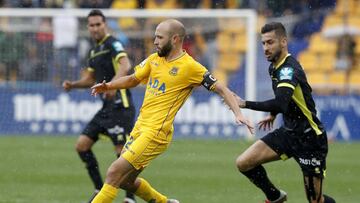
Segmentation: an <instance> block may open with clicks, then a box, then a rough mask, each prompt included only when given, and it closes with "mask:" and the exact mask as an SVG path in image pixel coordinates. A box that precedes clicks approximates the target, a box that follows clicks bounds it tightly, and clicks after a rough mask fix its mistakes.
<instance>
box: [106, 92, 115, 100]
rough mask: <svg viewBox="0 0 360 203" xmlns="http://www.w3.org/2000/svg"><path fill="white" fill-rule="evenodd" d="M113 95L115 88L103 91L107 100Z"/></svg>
mask: <svg viewBox="0 0 360 203" xmlns="http://www.w3.org/2000/svg"><path fill="white" fill-rule="evenodd" d="M115 95H116V90H109V91H106V92H105V93H104V98H105V99H107V100H111V99H113V98H114V97H115Z"/></svg>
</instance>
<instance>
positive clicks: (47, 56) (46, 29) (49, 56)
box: [29, 18, 54, 80]
mask: <svg viewBox="0 0 360 203" xmlns="http://www.w3.org/2000/svg"><path fill="white" fill-rule="evenodd" d="M33 38H35V42H30V43H36V46H37V51H38V57H39V60H40V63H41V66H43V67H45V68H47V69H49V71H47V72H51V70H52V69H53V68H52V67H51V64H52V62H53V52H54V49H53V40H54V36H53V34H52V28H51V21H50V19H49V18H41V21H40V26H39V30H38V32H36V33H35V36H29V39H33ZM50 67H51V68H50ZM44 77H45V78H46V76H44ZM49 79H50V80H52V78H49Z"/></svg>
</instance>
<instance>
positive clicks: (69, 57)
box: [53, 15, 80, 82]
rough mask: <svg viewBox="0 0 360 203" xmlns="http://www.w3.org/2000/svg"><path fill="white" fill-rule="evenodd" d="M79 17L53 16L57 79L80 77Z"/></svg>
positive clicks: (60, 80) (59, 80)
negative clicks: (78, 51)
mask: <svg viewBox="0 0 360 203" xmlns="http://www.w3.org/2000/svg"><path fill="white" fill-rule="evenodd" d="M78 24H79V23H78V19H77V18H76V17H73V16H67V15H64V16H56V17H54V18H53V31H54V49H55V50H54V68H55V76H57V78H55V79H56V81H57V82H62V81H64V80H65V79H69V80H75V79H76V78H78V77H79V74H80V73H79V72H78V68H77V62H78V60H77V48H76V47H77V39H78V26H79V25H78Z"/></svg>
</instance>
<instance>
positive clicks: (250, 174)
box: [241, 165, 280, 201]
mask: <svg viewBox="0 0 360 203" xmlns="http://www.w3.org/2000/svg"><path fill="white" fill-rule="evenodd" d="M241 173H242V174H244V175H245V176H246V177H247V178H249V179H250V181H251V182H252V183H254V184H255V185H256V186H257V187H258V188H260V189H261V190H262V191H263V192H264V193H265V195H266V198H267V199H268V200H270V201H274V200H276V199H278V198H279V197H280V191H279V190H278V189H277V188H276V187H275V186H274V185H273V184H272V183H271V181H270V180H269V178H268V177H267V174H266V171H265V168H264V167H263V166H262V165H260V166H257V167H255V168H253V169H251V170H249V171H246V172H241Z"/></svg>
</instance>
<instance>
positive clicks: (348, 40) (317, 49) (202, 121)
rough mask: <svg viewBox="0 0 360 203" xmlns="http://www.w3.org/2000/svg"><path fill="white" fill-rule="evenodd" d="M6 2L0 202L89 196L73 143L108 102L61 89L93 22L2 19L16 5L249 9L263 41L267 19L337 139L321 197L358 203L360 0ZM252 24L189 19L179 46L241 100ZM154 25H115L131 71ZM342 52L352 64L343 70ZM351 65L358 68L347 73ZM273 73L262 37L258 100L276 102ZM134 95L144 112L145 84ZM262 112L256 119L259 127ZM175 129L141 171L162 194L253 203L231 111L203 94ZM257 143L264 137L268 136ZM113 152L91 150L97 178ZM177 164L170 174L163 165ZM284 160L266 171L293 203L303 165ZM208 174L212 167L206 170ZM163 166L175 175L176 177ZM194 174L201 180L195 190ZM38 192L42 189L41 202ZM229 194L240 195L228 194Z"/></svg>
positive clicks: (80, 58)
mask: <svg viewBox="0 0 360 203" xmlns="http://www.w3.org/2000/svg"><path fill="white" fill-rule="evenodd" d="M0 5H1V7H2V8H0V135H1V136H0V155H1V159H0V160H1V161H2V164H1V167H0V172H1V173H2V175H1V176H0V202H6V203H7V202H25V201H26V202H81V201H82V200H84V198H85V199H86V197H87V196H86V194H89V191H91V187H90V183H89V181H88V180H87V179H86V176H85V173H84V171H83V169H82V166H81V165H80V162H79V160H77V159H76V158H77V157H76V155H75V153H74V152H73V143H74V141H75V138H76V137H75V135H78V134H79V133H80V132H81V129H82V127H83V125H84V124H86V122H87V121H88V120H89V119H90V118H91V116H92V115H93V113H94V112H95V111H96V109H97V108H99V107H100V105H101V103H100V101H99V100H98V99H96V98H93V97H91V96H90V94H89V91H88V90H79V91H73V92H70V93H64V92H63V91H62V88H61V82H62V81H63V80H64V79H76V78H78V77H79V76H80V75H81V67H83V66H84V65H85V63H86V61H85V60H86V59H85V56H86V52H87V49H88V48H89V46H90V41H89V36H88V34H87V30H86V19H84V18H69V19H61V18H55V17H54V18H53V17H40V16H41V15H40V13H39V17H31V18H28V17H26V18H25V17H21V16H19V17H13V16H12V17H9V16H6V15H2V13H3V14H4V13H5V11H6V12H11V11H14V12H16V9H19V8H20V9H34V8H44V9H54V8H55V9H61V10H62V11H64V12H66V11H68V10H69V9H89V8H101V9H119V12H121V10H120V9H139V10H147V9H184V10H186V9H217V10H219V9H252V10H254V11H256V13H257V23H256V25H253V26H255V27H256V32H257V34H256V37H257V39H259V38H258V37H259V35H258V32H259V29H260V27H261V25H263V24H264V23H265V22H267V21H281V22H283V23H284V24H285V26H286V28H287V30H288V35H289V39H290V40H289V49H290V50H289V51H290V53H291V54H292V55H295V56H296V57H297V58H298V59H299V60H300V62H301V63H302V65H303V66H304V69H305V71H306V73H307V76H308V79H309V81H310V84H311V85H312V86H313V88H314V95H315V99H316V102H317V107H318V110H319V115H320V117H321V120H322V121H323V122H324V124H325V126H326V128H327V130H328V134H329V138H330V140H331V141H334V142H331V146H330V147H331V148H330V154H329V168H330V170H331V171H329V173H328V174H329V177H330V178H329V182H327V183H326V186H325V187H326V188H325V189H326V190H328V191H331V192H332V193H335V195H334V196H335V197H340V200H341V201H339V202H359V201H360V197H359V195H355V194H360V192H359V191H358V190H359V189H358V185H359V184H360V180H359V178H358V177H359V175H360V174H359V171H360V166H359V161H358V160H357V159H356V155H357V154H358V153H359V147H358V142H357V141H358V140H359V139H360V135H359V132H360V119H359V118H360V110H359V109H360V108H358V106H359V104H360V96H359V95H360V80H359V79H358V78H359V76H360V60H359V58H360V57H359V56H360V1H358V0H338V1H335V0H322V1H320V0H303V1H295V0H290V1H286V0H280V1H273V0H267V1H248V0H242V1H241V0H238V1H236V0H233V1H231V0H229V1H226V0H224V1H222V0H193V1H191V0H183V1H180V0H179V1H177V0H147V1H145V0H143V1H136V0H113V1H110V0H109V1H105V0H103V1H101V0H77V1H76V0H69V1H66V0H12V1H10V0H8V1H6V0H2V1H0ZM8 9H14V10H8ZM245 20H246V19H244V18H242V19H237V18H232V19H230V20H224V19H221V18H219V19H217V18H210V17H209V18H208V19H207V18H200V19H194V20H192V19H190V20H189V19H184V23H185V25H187V27H188V31H189V36H188V37H187V39H186V43H185V46H184V48H185V49H186V50H187V52H188V53H189V54H191V55H192V56H193V57H194V58H196V59H197V60H199V61H200V62H201V63H203V64H204V65H206V66H207V67H209V69H211V71H212V72H213V73H214V74H215V75H216V77H217V78H219V79H220V80H222V81H224V82H226V83H227V84H228V85H229V86H230V87H231V89H233V90H234V91H236V92H237V93H239V94H240V95H241V96H243V97H245V96H246V94H247V93H246V88H245V84H246V79H247V78H246V77H245V75H246V70H247V69H246V67H245V66H246V53H247V51H248V49H247V46H246V45H247V44H248V43H249V42H248V41H247V40H248V39H247V38H248V36H247V35H246V31H247V27H246V23H245ZM158 21H159V19H155V18H149V19H147V18H121V19H114V18H109V19H108V25H109V28H110V29H111V32H112V33H114V35H115V36H116V37H118V38H119V39H120V40H121V41H122V42H123V43H124V45H125V47H126V49H127V52H128V53H129V56H130V58H131V60H132V64H137V63H139V62H141V60H142V59H144V57H145V56H146V55H148V54H149V53H151V52H152V51H153V48H152V35H153V33H152V32H153V29H154V25H156V23H157V22H158ZM344 27H346V28H344ZM345 36H346V37H345ZM344 55H346V59H348V60H345V65H344V60H342V59H344V58H342V57H343V56H344ZM346 61H347V63H349V62H350V63H351V65H349V66H347V64H346ZM345 66H346V67H345ZM267 67H268V62H267V61H266V60H265V59H264V56H263V53H262V50H261V44H260V42H259V41H257V44H256V77H255V78H254V79H253V80H254V81H253V82H255V83H256V94H255V95H256V98H257V99H260V100H261V99H267V98H270V97H272V91H271V89H270V88H271V85H270V80H269V79H268V73H267ZM133 92H134V98H135V101H136V105H137V106H138V107H139V106H140V105H141V101H142V96H143V87H139V88H136V89H134V91H133ZM246 113H247V114H248V115H249V116H253V115H255V114H252V113H249V112H246ZM261 116H262V115H261V114H256V116H255V117H253V119H254V122H256V120H258V119H259V118H261ZM175 129H176V132H175V138H176V139H175V141H174V144H173V145H174V146H173V147H171V149H170V150H169V152H168V153H166V154H165V155H164V156H162V157H160V158H159V160H157V161H156V162H155V163H154V164H153V166H152V167H150V168H149V172H147V173H145V174H144V175H145V176H148V177H149V179H151V180H152V181H154V182H155V184H157V185H159V186H160V188H161V186H162V188H166V189H165V191H166V192H168V193H170V194H174V195H178V196H180V197H181V198H180V199H182V200H183V201H184V202H189V203H191V202H194V201H193V200H196V202H208V203H209V202H219V201H222V202H238V201H239V199H242V200H244V202H258V201H259V199H261V198H263V197H262V195H261V193H259V192H258V191H256V190H255V189H253V188H247V187H250V186H249V185H248V183H247V182H246V180H244V179H241V178H237V179H235V178H234V177H237V176H238V174H237V173H236V171H235V170H234V168H233V167H232V166H233V160H234V159H235V157H236V155H237V154H239V153H240V152H241V151H242V150H243V149H245V147H246V146H247V145H248V144H250V142H251V141H252V140H253V139H254V137H252V136H251V135H249V134H248V132H247V131H246V129H245V128H243V127H238V126H235V125H234V124H233V119H232V115H231V113H230V112H229V111H228V110H227V109H226V108H225V107H223V106H222V104H221V101H220V100H219V98H218V97H217V96H211V95H210V94H209V93H208V92H206V91H205V90H201V89H199V90H196V91H195V92H194V94H193V95H192V97H191V98H190V99H189V101H188V102H187V103H186V104H185V106H184V107H183V110H182V111H181V112H180V113H179V115H178V117H177V119H176V122H175ZM23 135H24V136H23ZM256 135H257V136H258V137H259V136H262V135H263V132H257V133H256ZM243 138H246V139H243ZM246 140H248V141H246ZM109 144H110V143H107V142H101V143H100V144H99V146H98V147H97V148H96V150H97V153H100V157H101V158H99V159H100V160H105V161H102V163H101V166H102V167H103V169H102V170H105V169H106V167H107V166H108V165H109V164H110V163H111V160H112V159H113V157H112V156H109V154H110V153H111V152H110V151H111V150H110V149H108V148H109ZM204 146H205V147H204ZM184 152H185V153H184ZM54 160H57V161H56V162H54ZM168 162H170V163H168ZM171 164H172V165H174V166H175V168H173V167H169V168H166V167H165V169H163V165H165V166H169V165H171ZM285 164H286V167H281V166H276V165H270V166H269V167H271V168H273V169H274V171H275V172H273V173H274V176H275V177H278V179H280V181H279V182H277V183H279V184H280V183H281V184H284V188H285V189H287V190H288V191H290V194H292V195H293V197H294V199H293V201H291V202H305V201H304V194H303V192H302V188H301V187H300V184H299V183H300V182H299V180H301V177H300V175H299V174H296V173H295V174H294V176H293V177H292V178H290V179H289V176H288V171H286V170H284V168H289V170H291V171H297V170H296V165H294V163H288V162H286V163H285ZM214 165H215V167H214ZM279 165H282V164H279ZM227 166H229V167H227ZM181 167H183V168H184V171H182V170H180V169H181ZM207 167H210V168H212V170H209V171H208V172H206V173H204V171H203V169H204V168H207ZM178 168H180V169H178ZM224 168H228V169H224ZM13 169H14V170H13ZM11 170H13V171H11ZM167 170H171V171H175V172H174V174H175V175H174V174H171V173H169V172H167ZM186 171H192V172H191V173H187V172H186ZM164 174H165V175H164ZM159 177H161V178H159ZM170 177H173V180H171V179H172V178H170ZM195 177H197V178H199V180H198V181H195V182H194V178H195ZM212 177H214V179H212ZM72 179H73V181H72ZM24 181H25V182H24ZM167 181H170V183H171V184H170V185H173V186H169V184H167ZM190 182H192V184H189V183H190ZM201 184H204V185H206V186H207V188H205V189H204V188H203V187H201ZM176 185H180V187H181V189H179V188H178V187H176ZM190 185H191V186H190ZM65 187H69V189H64V188H65ZM234 187H235V188H234ZM244 187H245V188H246V189H244ZM71 188H72V189H71ZM62 190H63V191H64V192H61V191H62ZM73 190H75V191H78V192H74V191H73ZM35 191H41V192H42V195H37V194H36V192H35ZM55 191H56V192H55ZM218 191H219V193H220V194H217V192H218ZM299 191H300V192H299ZM356 191H358V192H356ZM228 193H232V194H233V193H236V195H235V196H233V197H231V198H230V197H228V196H229V195H228ZM252 194H253V195H252ZM224 197H226V198H227V199H224ZM1 198H2V199H3V200H2V199H1Z"/></svg>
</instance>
